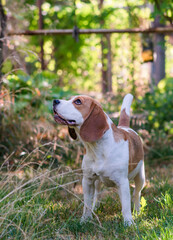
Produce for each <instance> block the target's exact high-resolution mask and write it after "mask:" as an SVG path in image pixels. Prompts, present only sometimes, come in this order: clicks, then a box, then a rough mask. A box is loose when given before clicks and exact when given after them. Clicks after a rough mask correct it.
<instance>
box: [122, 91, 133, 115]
mask: <svg viewBox="0 0 173 240" xmlns="http://www.w3.org/2000/svg"><path fill="white" fill-rule="evenodd" d="M132 100H133V95H132V94H130V93H128V94H127V95H126V96H125V97H124V99H123V103H122V106H121V112H122V111H123V110H124V109H125V112H126V114H127V115H128V116H130V107H131V104H132Z"/></svg>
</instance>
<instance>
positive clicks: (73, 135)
mask: <svg viewBox="0 0 173 240" xmlns="http://www.w3.org/2000/svg"><path fill="white" fill-rule="evenodd" d="M68 132H69V134H70V137H71V138H73V139H74V140H76V139H77V134H76V132H75V130H74V128H70V127H68Z"/></svg>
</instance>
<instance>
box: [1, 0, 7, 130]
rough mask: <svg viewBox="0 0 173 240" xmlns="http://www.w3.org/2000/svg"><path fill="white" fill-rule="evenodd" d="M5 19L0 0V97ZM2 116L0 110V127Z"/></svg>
mask: <svg viewBox="0 0 173 240" xmlns="http://www.w3.org/2000/svg"><path fill="white" fill-rule="evenodd" d="M6 21H7V17H6V15H5V12H4V9H3V6H2V2H1V0H0V97H1V88H2V64H3V42H4V32H5V28H6ZM0 100H2V99H0ZM2 116H3V114H2V112H1V111H0V127H1V125H2Z"/></svg>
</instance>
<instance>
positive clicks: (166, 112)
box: [134, 78, 173, 135]
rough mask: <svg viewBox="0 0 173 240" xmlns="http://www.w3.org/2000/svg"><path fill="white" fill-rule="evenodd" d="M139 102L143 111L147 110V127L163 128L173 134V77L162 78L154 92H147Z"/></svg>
mask: <svg viewBox="0 0 173 240" xmlns="http://www.w3.org/2000/svg"><path fill="white" fill-rule="evenodd" d="M138 104H139V105H140V107H142V111H143V112H146V126H145V127H146V129H147V130H148V131H149V132H151V131H152V130H163V131H164V132H166V133H168V134H170V135H171V134H173V111H172V108H173V78H165V79H163V80H161V81H160V82H159V84H158V86H157V87H155V88H154V91H153V92H147V93H146V94H145V96H144V98H143V99H142V100H141V101H140V103H139V102H138V103H136V104H135V105H134V108H135V109H136V110H137V109H139V108H138Z"/></svg>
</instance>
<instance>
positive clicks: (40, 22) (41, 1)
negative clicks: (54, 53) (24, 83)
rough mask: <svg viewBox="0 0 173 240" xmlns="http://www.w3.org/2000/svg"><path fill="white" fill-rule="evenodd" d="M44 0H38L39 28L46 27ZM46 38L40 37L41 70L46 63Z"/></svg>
mask: <svg viewBox="0 0 173 240" xmlns="http://www.w3.org/2000/svg"><path fill="white" fill-rule="evenodd" d="M43 1H44V0H37V6H38V10H39V21H38V27H39V29H43V28H44V24H43V15H42V9H41V7H42V4H43ZM43 46H44V40H43V37H40V48H41V51H40V60H41V70H44V69H45V64H44V48H43Z"/></svg>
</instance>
